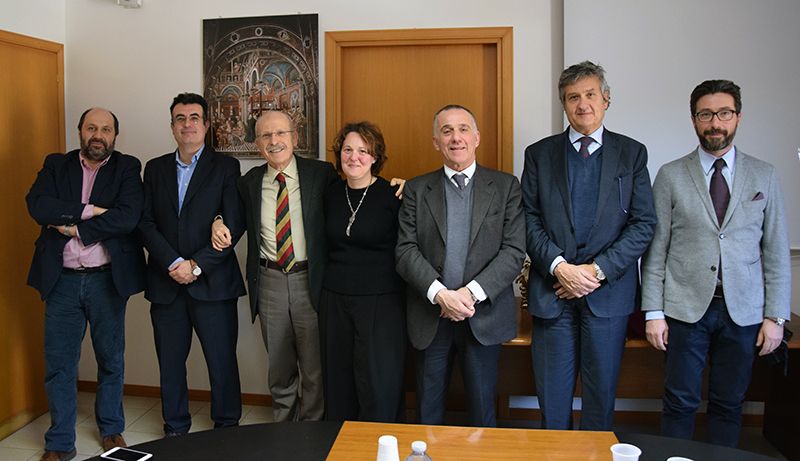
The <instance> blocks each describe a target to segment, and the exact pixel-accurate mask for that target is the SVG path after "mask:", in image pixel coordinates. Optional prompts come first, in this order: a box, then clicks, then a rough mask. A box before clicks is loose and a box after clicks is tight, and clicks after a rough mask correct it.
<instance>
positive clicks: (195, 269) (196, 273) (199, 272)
mask: <svg viewBox="0 0 800 461" xmlns="http://www.w3.org/2000/svg"><path fill="white" fill-rule="evenodd" d="M202 273H203V270H202V269H200V268H199V267H195V268H194V269H192V275H194V276H195V277H197V276H198V275H200V274H202Z"/></svg>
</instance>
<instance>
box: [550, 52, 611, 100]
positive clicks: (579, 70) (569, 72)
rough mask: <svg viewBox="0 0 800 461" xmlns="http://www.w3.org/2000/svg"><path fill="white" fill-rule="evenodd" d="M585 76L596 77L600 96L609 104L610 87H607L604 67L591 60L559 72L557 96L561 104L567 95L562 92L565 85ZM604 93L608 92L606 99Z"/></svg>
mask: <svg viewBox="0 0 800 461" xmlns="http://www.w3.org/2000/svg"><path fill="white" fill-rule="evenodd" d="M586 77H597V78H598V80H600V93H601V95H600V96H602V97H603V99H604V100H605V101H606V102H607V103H608V104H611V96H610V94H611V87H609V86H608V82H606V71H605V69H603V68H602V67H601V66H600V65H599V64H595V63H593V62H591V61H583V62H579V63H578V64H573V65H571V66H569V67H567V68H566V69H564V71H563V72H561V77H559V78H558V97H559V98H560V99H561V105H562V106H564V105H565V104H566V102H567V97H566V95H565V94H564V92H565V89H566V87H567V86H569V85H572V84H573V83H575V82H577V81H578V80H580V79H582V78H586ZM606 93H609V97H608V99H606Z"/></svg>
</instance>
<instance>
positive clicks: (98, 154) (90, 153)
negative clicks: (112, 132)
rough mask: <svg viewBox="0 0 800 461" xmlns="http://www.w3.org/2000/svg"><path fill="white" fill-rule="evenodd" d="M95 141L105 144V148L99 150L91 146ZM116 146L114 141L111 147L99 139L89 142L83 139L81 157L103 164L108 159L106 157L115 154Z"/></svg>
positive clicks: (92, 139)
mask: <svg viewBox="0 0 800 461" xmlns="http://www.w3.org/2000/svg"><path fill="white" fill-rule="evenodd" d="M93 141H99V142H100V143H102V144H103V147H101V148H98V147H92V146H90V144H91V143H92V142H93ZM114 144H115V143H114V141H111V145H110V146H109V145H107V144H106V142H105V141H104V140H102V139H98V138H91V139H89V141H88V142H87V141H84V139H83V138H81V155H83V156H84V158H86V159H87V160H91V161H93V162H102V161H103V160H105V159H106V157H108V156H109V155H111V153H112V152H114Z"/></svg>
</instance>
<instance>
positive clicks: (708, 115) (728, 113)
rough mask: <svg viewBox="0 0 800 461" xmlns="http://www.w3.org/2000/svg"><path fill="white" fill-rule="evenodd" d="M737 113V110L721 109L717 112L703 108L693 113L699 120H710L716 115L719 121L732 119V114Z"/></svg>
mask: <svg viewBox="0 0 800 461" xmlns="http://www.w3.org/2000/svg"><path fill="white" fill-rule="evenodd" d="M738 113H739V112H738V111H735V110H730V109H722V110H719V111H717V112H709V111H705V110H704V111H702V112H698V113H696V114H694V117H695V118H696V119H697V120H698V121H701V122H710V121H711V120H712V119H713V118H714V116H715V115H716V116H717V118H718V119H719V121H720V122H728V121H731V120H733V116H734V115H736V114H738Z"/></svg>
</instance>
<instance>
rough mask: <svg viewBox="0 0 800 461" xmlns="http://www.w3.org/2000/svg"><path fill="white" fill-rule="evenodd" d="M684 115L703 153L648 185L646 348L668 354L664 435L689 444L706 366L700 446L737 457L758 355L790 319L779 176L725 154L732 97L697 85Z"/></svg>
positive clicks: (730, 91) (736, 111)
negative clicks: (704, 434) (653, 218)
mask: <svg viewBox="0 0 800 461" xmlns="http://www.w3.org/2000/svg"><path fill="white" fill-rule="evenodd" d="M690 107H691V114H692V122H693V123H694V128H695V131H696V132H697V137H698V138H699V139H700V146H699V147H698V148H697V149H695V150H694V151H693V152H692V153H690V154H689V155H687V156H685V157H682V158H680V159H678V160H675V161H673V162H670V163H668V164H666V165H664V166H663V167H661V169H660V170H659V172H658V175H657V176H656V180H655V183H654V184H653V196H654V198H655V206H656V213H657V215H658V225H657V227H656V233H655V236H654V238H653V241H652V243H651V244H650V248H649V249H648V250H647V253H646V254H645V256H644V259H643V261H642V310H644V311H647V314H646V319H647V326H646V330H647V340H648V341H649V342H650V343H651V344H652V345H653V347H655V348H656V349H659V350H662V351H666V373H667V376H666V379H665V382H664V387H665V391H664V401H663V405H664V409H663V411H662V414H661V433H662V434H663V435H666V436H669V437H678V438H683V439H691V438H692V432H693V429H694V418H695V413H696V411H697V408H698V405H699V404H700V388H701V384H702V376H703V369H704V368H705V363H706V356H708V357H709V365H710V367H711V369H710V374H709V382H708V410H707V411H708V438H709V442H711V443H714V444H718V445H725V446H730V447H735V446H736V445H737V443H738V441H739V432H740V429H741V423H742V401H743V400H744V394H745V391H746V390H747V386H748V384H749V383H750V374H751V367H752V363H753V359H754V356H755V353H756V350H757V348H758V347H760V351H759V355H765V354H769V353H771V352H772V351H773V350H775V348H776V347H778V345H780V342H781V339H782V337H783V323H784V322H785V321H786V320H787V319H789V317H790V315H791V310H790V304H789V303H790V297H791V293H790V292H791V267H790V260H789V236H788V230H787V225H786V216H785V211H784V205H783V195H782V193H781V186H780V182H779V180H778V173H777V171H776V170H775V168H774V167H773V166H772V165H770V164H768V163H765V162H762V161H760V160H757V159H755V158H753V157H750V156H749V155H745V154H744V152H742V151H740V150H738V149H737V148H736V147H734V145H733V144H732V142H733V137H734V135H735V134H736V129H737V128H738V127H739V121H740V120H741V118H742V100H741V94H740V91H739V87H738V86H737V85H736V84H734V83H733V82H731V81H728V80H709V81H706V82H703V83H701V84H700V85H698V86H697V87H696V88H695V89H694V91H693V92H692V96H691V100H690ZM665 317H666V318H665Z"/></svg>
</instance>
